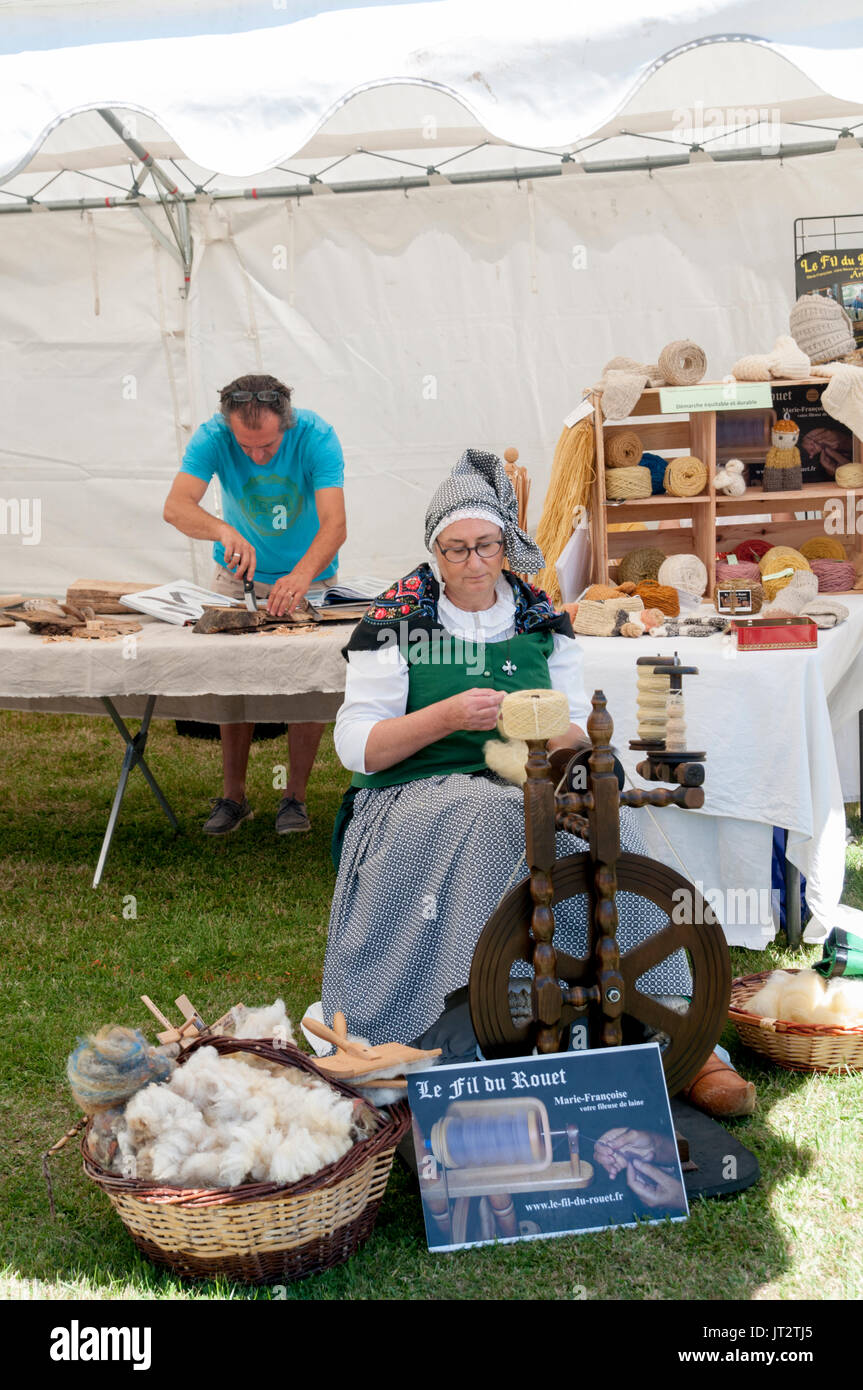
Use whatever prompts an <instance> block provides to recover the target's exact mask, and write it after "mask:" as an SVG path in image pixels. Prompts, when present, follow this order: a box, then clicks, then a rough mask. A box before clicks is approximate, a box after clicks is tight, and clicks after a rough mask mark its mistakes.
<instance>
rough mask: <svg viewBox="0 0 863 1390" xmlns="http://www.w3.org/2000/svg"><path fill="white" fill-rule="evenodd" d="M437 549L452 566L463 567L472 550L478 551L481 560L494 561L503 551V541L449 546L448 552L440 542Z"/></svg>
mask: <svg viewBox="0 0 863 1390" xmlns="http://www.w3.org/2000/svg"><path fill="white" fill-rule="evenodd" d="M437 548H438V550H439V551H440V553H441V555H443V557H444V559H446V560H449V562H450V564H451V565H463V564H464V563H465V561H466V560H467V557H468V555H470V552H471V551H472V550H475V551H476V553H477V555H478V556H479V558H480V559H481V560H492V559H494V557H495V555H499V554H500V552H501V550H502V549H503V540H499V541H480V543H479V545H452V546H448V547H447V549H446V550H444V548H443V546H442V545H441V543H440V541H438V543H437Z"/></svg>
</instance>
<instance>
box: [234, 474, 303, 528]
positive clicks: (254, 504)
mask: <svg viewBox="0 0 863 1390" xmlns="http://www.w3.org/2000/svg"><path fill="white" fill-rule="evenodd" d="M238 501H239V505H240V507H241V508H242V510H243V512H244V513H245V514H246V516H247V517H248V519H249V522H250V524H251V525H252V526H253V527H254V528H255V530H256V531H257V532H258V533H259V534H260V535H262V536H271V535H272V534H273V531H274V530H278V531H287V530H290V528H291V527H292V526H293V524H294V522H295V521H296V520H297V518H298V517H299V515H300V513H301V511H302V509H303V494H302V493H301V491H300V489H299V488H298V487H297V485H296V483H295V482H294V481H293V480H292V479H291V478H283V477H281V476H280V475H279V474H278V473H270V474H266V475H264V476H263V477H251V478H249V480H248V482H247V483H246V484H245V486H244V488H243V491H242V495H241V496H240V498H239V499H238Z"/></svg>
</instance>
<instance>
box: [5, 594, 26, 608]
mask: <svg viewBox="0 0 863 1390" xmlns="http://www.w3.org/2000/svg"><path fill="white" fill-rule="evenodd" d="M23 602H24V595H23V594H0V608H15V607H16V606H17V605H18V604H19V603H23Z"/></svg>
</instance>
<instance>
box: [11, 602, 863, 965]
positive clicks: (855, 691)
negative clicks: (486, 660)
mask: <svg viewBox="0 0 863 1390" xmlns="http://www.w3.org/2000/svg"><path fill="white" fill-rule="evenodd" d="M842 601H843V602H845V603H847V605H848V607H849V609H850V610H851V616H850V617H849V619H848V621H847V622H845V623H843V624H842V625H841V627H838V628H836V629H834V630H833V631H822V632H820V633H819V634H818V647H817V650H811V651H794V652H745V653H739V654H738V653H737V651H736V649H735V648H734V646H733V645H732V644H731V643H730V642H728V641H727V640H723V639H722V638H721V637H708V638H688V639H679V638H678V639H673V638H664V639H660V640H656V639H648V638H639V639H638V640H627V639H625V638H603V637H583V638H579V642H580V643H581V645H582V648H583V650H584V653H585V686H586V688H587V691H588V694H592V692H593V691H594V689H596V688H597V687H599V688H601V689H602V690H603V691H604V692H605V695H606V696H607V699H608V706H609V710H610V712H611V715H612V718H613V719H614V723H615V734H614V742H615V745H616V747H617V748H618V750H619V751H620V754H621V757H622V760H623V763H624V766H625V767H626V769H627V772H628V774H629V775H630V777H631V778H632V780H633V781H634V783H635V785H644V784H643V783H641V782H640V779H638V778H637V777H636V776H635V764H636V763H637V762H638V761H640V758H641V754H638V753H632V752H630V750H629V746H628V745H629V740H630V738H634V737H635V736H636V708H635V689H636V686H635V682H636V665H635V663H636V658H637V657H639V656H647V655H651V654H653V652H657V653H660V654H663V655H664V654H669V653H671V652H674V651H678V652H679V653H680V655H681V658H682V659H683V660H684V661H685V662H686V664H687V665H694V666H697V667H698V668H699V671H700V675H698V676H691V677H688V678H686V680H685V684H684V691H685V700H686V716H687V725H688V730H689V734H690V737H689V739H688V742H689V743H690V744H691V746H692V747H693V748H695V749H704V750H706V752H707V763H706V771H707V778H706V782H705V793H706V800H705V806H704V809H703V811H679V810H677V809H676V808H674V807H668V808H666V809H665V810H662V811H656V810H650V811H646V810H645V811H642V812H640V813H639V815H640V818H641V820H642V825H643V829H644V833H645V837H646V839H647V842H648V846H649V849H650V852H651V853H652V854H654V855H655V857H656V858H657V859H660V860H662V861H663V862H664V863H668V864H670V865H671V866H672V867H674V868H677V869H678V870H680V872H682V873H684V874H685V876H686V877H687V878H689V879H691V880H692V881H693V882H695V883H700V884H701V885H703V890H704V891H705V892H706V893H708V892H709V893H714V894H716V893H718V894H721V895H722V897H721V900H716V899H714V901H715V905H716V906H717V907H718V909H719V914H720V916H721V918H722V920H723V921H724V923H725V928H726V934H727V935H728V938H729V940H730V941H731V942H733V943H737V944H741V945H750V946H753V947H758V946H762V945H763V944H764V941H765V940H766V939H769V938H770V937H772V936H773V934H774V930H775V927H774V925H773V914H772V907H771V898H770V863H771V852H772V827H773V826H774V825H778V826H782V827H784V828H786V829H788V830H789V831H790V836H789V856H790V858H791V860H792V862H793V863H795V864H796V865H797V866H798V867H799V868H800V869H801V871H802V872H803V873H804V874H805V875H806V878H807V880H808V882H807V900H808V902H809V906H810V908H811V910H812V912H813V915H814V917H815V919H816V921H815V930H816V932H817V931H818V930H824V929H829V927H830V926H833V925H836V924H837V923H838V922H839V921H840V916H839V914H838V911H837V909H838V904H839V902H840V899H841V894H842V885H843V877H844V847H845V816H844V810H843V792H844V799H845V800H857V798H858V796H859V774H858V754H857V737H856V732H857V711H858V710H859V708H860V707H861V705H863V595H860V596H858V595H850V596H843V598H842ZM141 621H142V631H141V632H140V633H139V634H138V640H137V642H136V643H135V645H134V649H133V650H134V652H135V655H134V656H131V655H124V650H125V651H128V650H129V648H124V644H123V642H122V641H120V640H119V639H118V640H116V641H114V642H110V643H106V642H85V641H80V640H79V641H74V642H57V643H45V642H43V641H42V639H41V638H38V637H35V636H33V634H31V633H29V632H28V631H27V629H26V628H24V627H23V626H22V625H21V624H17V625H16V626H15V628H4V629H0V707H2V708H7V709H28V710H41V711H47V712H60V713H90V714H104V713H105V709H104V706H103V705H102V704H101V701H100V698H99V697H100V696H103V695H107V696H110V697H111V698H112V699H113V701H114V703H115V705H116V707H117V709H118V710H119V711H120V713H121V714H123V715H124V716H133V715H140V714H141V713H142V712H143V709H144V704H145V701H146V698H147V696H148V695H150V694H157V695H158V697H159V698H158V702H157V704H156V709H155V714H154V717H155V718H169V719H175V718H187V719H201V720H205V721H213V722H227V723H232V722H241V721H243V720H259V721H282V720H285V721H288V722H290V721H295V720H310V719H318V720H322V721H325V720H330V719H334V718H335V714H336V711H337V709H338V707H339V705H340V704H341V701H342V693H343V690H344V674H345V663H344V659H343V657H342V656H341V652H340V648H341V647H342V646H343V645H344V643H345V642H346V641H347V637H348V635H349V633H350V630H351V629H350V627H349V626H347V625H343V624H334V625H332V626H328V627H327V628H326V629H324V630H322V631H316V632H314V633H312V634H303V633H297V634H295V635H293V636H289V637H272V636H261V635H258V634H246V635H243V636H236V637H235V636H229V635H227V634H220V635H218V636H209V637H204V636H200V635H199V634H196V633H193V632H192V631H191V630H190V629H188V628H177V627H171V626H169V625H167V624H165V623H160V622H157V621H155V620H152V619H148V618H143V619H142V620H141ZM837 748H838V750H839V757H837ZM840 758H841V764H840ZM848 911H850V909H848ZM847 924H848V925H851V927H852V930H857V931H860V930H861V926H860V925H859V922H855V923H854V924H853V925H852V924H851V922H850V920H849V922H848V923H847Z"/></svg>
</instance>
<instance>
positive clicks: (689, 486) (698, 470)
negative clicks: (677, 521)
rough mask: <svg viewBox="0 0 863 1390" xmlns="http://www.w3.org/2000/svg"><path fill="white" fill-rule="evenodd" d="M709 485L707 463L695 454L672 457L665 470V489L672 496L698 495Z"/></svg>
mask: <svg viewBox="0 0 863 1390" xmlns="http://www.w3.org/2000/svg"><path fill="white" fill-rule="evenodd" d="M706 485H707V464H706V463H702V462H701V459H698V458H696V457H695V456H694V454H687V455H686V456H685V457H684V458H679V459H671V461H670V462H669V465H668V467H667V468H666V470H665V478H664V487H665V491H666V492H668V493H670V494H671V496H672V497H696V496H697V495H698V493H699V492H703V491H704V489H705V487H706Z"/></svg>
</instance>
